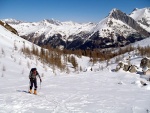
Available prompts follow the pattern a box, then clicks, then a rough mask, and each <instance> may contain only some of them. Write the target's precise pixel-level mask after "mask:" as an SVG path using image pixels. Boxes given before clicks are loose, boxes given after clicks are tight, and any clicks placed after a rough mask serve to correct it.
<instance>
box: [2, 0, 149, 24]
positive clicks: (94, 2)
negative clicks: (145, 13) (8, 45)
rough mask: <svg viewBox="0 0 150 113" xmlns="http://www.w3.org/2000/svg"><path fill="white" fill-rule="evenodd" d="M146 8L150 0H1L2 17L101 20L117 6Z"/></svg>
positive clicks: (127, 10)
mask: <svg viewBox="0 0 150 113" xmlns="http://www.w3.org/2000/svg"><path fill="white" fill-rule="evenodd" d="M144 7H150V0H0V19H6V18H13V19H17V20H23V21H28V22H34V21H35V22H37V21H41V20H43V19H51V18H53V19H55V20H59V21H74V22H79V23H83V22H95V23H97V22H99V21H100V20H101V19H103V18H105V17H106V16H107V15H108V13H109V12H110V11H111V10H112V9H113V8H117V9H120V10H122V11H123V12H125V13H127V14H129V13H131V12H132V10H133V9H134V8H144Z"/></svg>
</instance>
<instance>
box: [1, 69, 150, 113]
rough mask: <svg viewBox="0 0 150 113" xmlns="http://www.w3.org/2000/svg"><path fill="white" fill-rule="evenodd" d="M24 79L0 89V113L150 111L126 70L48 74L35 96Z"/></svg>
mask: <svg viewBox="0 0 150 113" xmlns="http://www.w3.org/2000/svg"><path fill="white" fill-rule="evenodd" d="M116 76H117V78H116ZM108 77H109V78H108ZM118 78H119V79H118ZM24 80H26V79H24ZM24 80H22V81H20V84H22V85H21V86H16V85H14V87H13V86H12V87H6V89H5V88H3V87H1V88H0V90H1V92H3V93H2V94H0V113H29V112H31V113H32V112H33V113H41V112H43V113H147V112H146V110H150V106H149V105H150V101H147V99H150V96H149V95H150V92H147V91H148V90H146V89H145V88H144V87H138V86H137V85H136V84H133V83H132V82H133V81H135V80H136V79H135V77H131V75H128V73H126V74H124V73H123V75H121V74H117V73H113V75H111V74H110V73H107V72H102V74H100V75H99V74H98V73H97V74H95V73H92V72H91V74H86V73H83V74H80V75H77V76H68V77H67V76H63V75H62V76H50V77H48V78H47V79H46V80H45V81H43V85H42V87H41V89H40V88H38V95H33V94H29V93H27V91H28V86H27V85H25V84H23V83H24V82H23V81H24ZM0 82H3V81H2V80H0ZM48 84H50V85H48ZM24 89H26V90H24ZM8 90H9V91H8ZM146 104H147V105H146Z"/></svg>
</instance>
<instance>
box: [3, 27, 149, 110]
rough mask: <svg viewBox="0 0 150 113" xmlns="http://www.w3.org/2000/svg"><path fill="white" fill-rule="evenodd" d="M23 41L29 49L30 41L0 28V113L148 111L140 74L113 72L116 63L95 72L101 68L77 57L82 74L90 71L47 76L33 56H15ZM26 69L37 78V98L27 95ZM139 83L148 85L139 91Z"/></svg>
mask: <svg viewBox="0 0 150 113" xmlns="http://www.w3.org/2000/svg"><path fill="white" fill-rule="evenodd" d="M23 41H24V42H25V43H26V45H28V46H29V47H32V44H31V43H30V42H27V41H25V40H24V39H21V38H20V37H18V36H16V35H14V34H12V33H10V32H9V31H8V30H6V29H5V28H3V27H2V26H0V69H1V71H0V113H9V112H10V113H149V112H150V84H149V82H148V81H146V79H145V78H144V75H140V72H139V73H137V74H135V73H133V74H131V73H129V72H124V71H123V70H120V71H119V72H113V71H112V70H113V69H114V68H115V66H116V64H111V65H109V66H108V67H107V68H103V70H99V67H101V66H105V63H97V64H95V65H91V64H90V63H89V62H88V58H87V57H86V58H85V57H82V58H81V59H79V58H78V61H79V62H78V63H81V64H82V66H83V65H84V66H85V68H87V69H89V68H91V67H92V68H93V71H90V70H87V71H86V72H80V73H75V72H73V71H72V72H70V74H66V73H64V72H60V71H59V70H56V71H55V73H53V71H52V69H51V68H49V67H47V66H45V67H46V68H47V69H45V67H44V68H43V65H42V64H41V63H40V61H36V60H35V57H33V58H32V59H29V58H27V57H26V56H25V55H23V54H22V53H21V52H20V48H21V47H23ZM14 42H16V45H17V47H18V49H17V50H14ZM2 50H3V51H2ZM141 59H142V58H141V57H136V56H134V57H131V63H135V64H139V63H140V60H141ZM28 62H29V63H28ZM27 64H30V68H31V67H36V68H37V69H38V71H39V73H40V75H42V80H43V82H42V84H41V86H40V83H39V80H38V91H37V92H38V95H33V94H28V93H27V91H28V89H29V79H28V75H29V71H30V68H29V65H27ZM81 64H80V65H81ZM141 80H142V81H144V82H146V83H147V84H148V85H147V86H142V84H141V82H140V81H141Z"/></svg>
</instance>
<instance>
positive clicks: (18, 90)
mask: <svg viewBox="0 0 150 113" xmlns="http://www.w3.org/2000/svg"><path fill="white" fill-rule="evenodd" d="M17 92H24V93H29V91H25V90H17Z"/></svg>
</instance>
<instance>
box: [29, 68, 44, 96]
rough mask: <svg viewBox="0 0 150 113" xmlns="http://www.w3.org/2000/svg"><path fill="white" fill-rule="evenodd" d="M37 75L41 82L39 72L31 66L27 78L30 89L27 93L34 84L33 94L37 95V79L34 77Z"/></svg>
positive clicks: (30, 91)
mask: <svg viewBox="0 0 150 113" xmlns="http://www.w3.org/2000/svg"><path fill="white" fill-rule="evenodd" d="M37 76H38V77H39V79H40V82H42V79H41V77H40V75H39V73H38V72H37V70H36V68H32V69H31V71H30V74H29V79H30V90H29V93H32V87H33V84H34V93H33V94H35V95H37V91H36V90H37V79H36V77H37Z"/></svg>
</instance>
